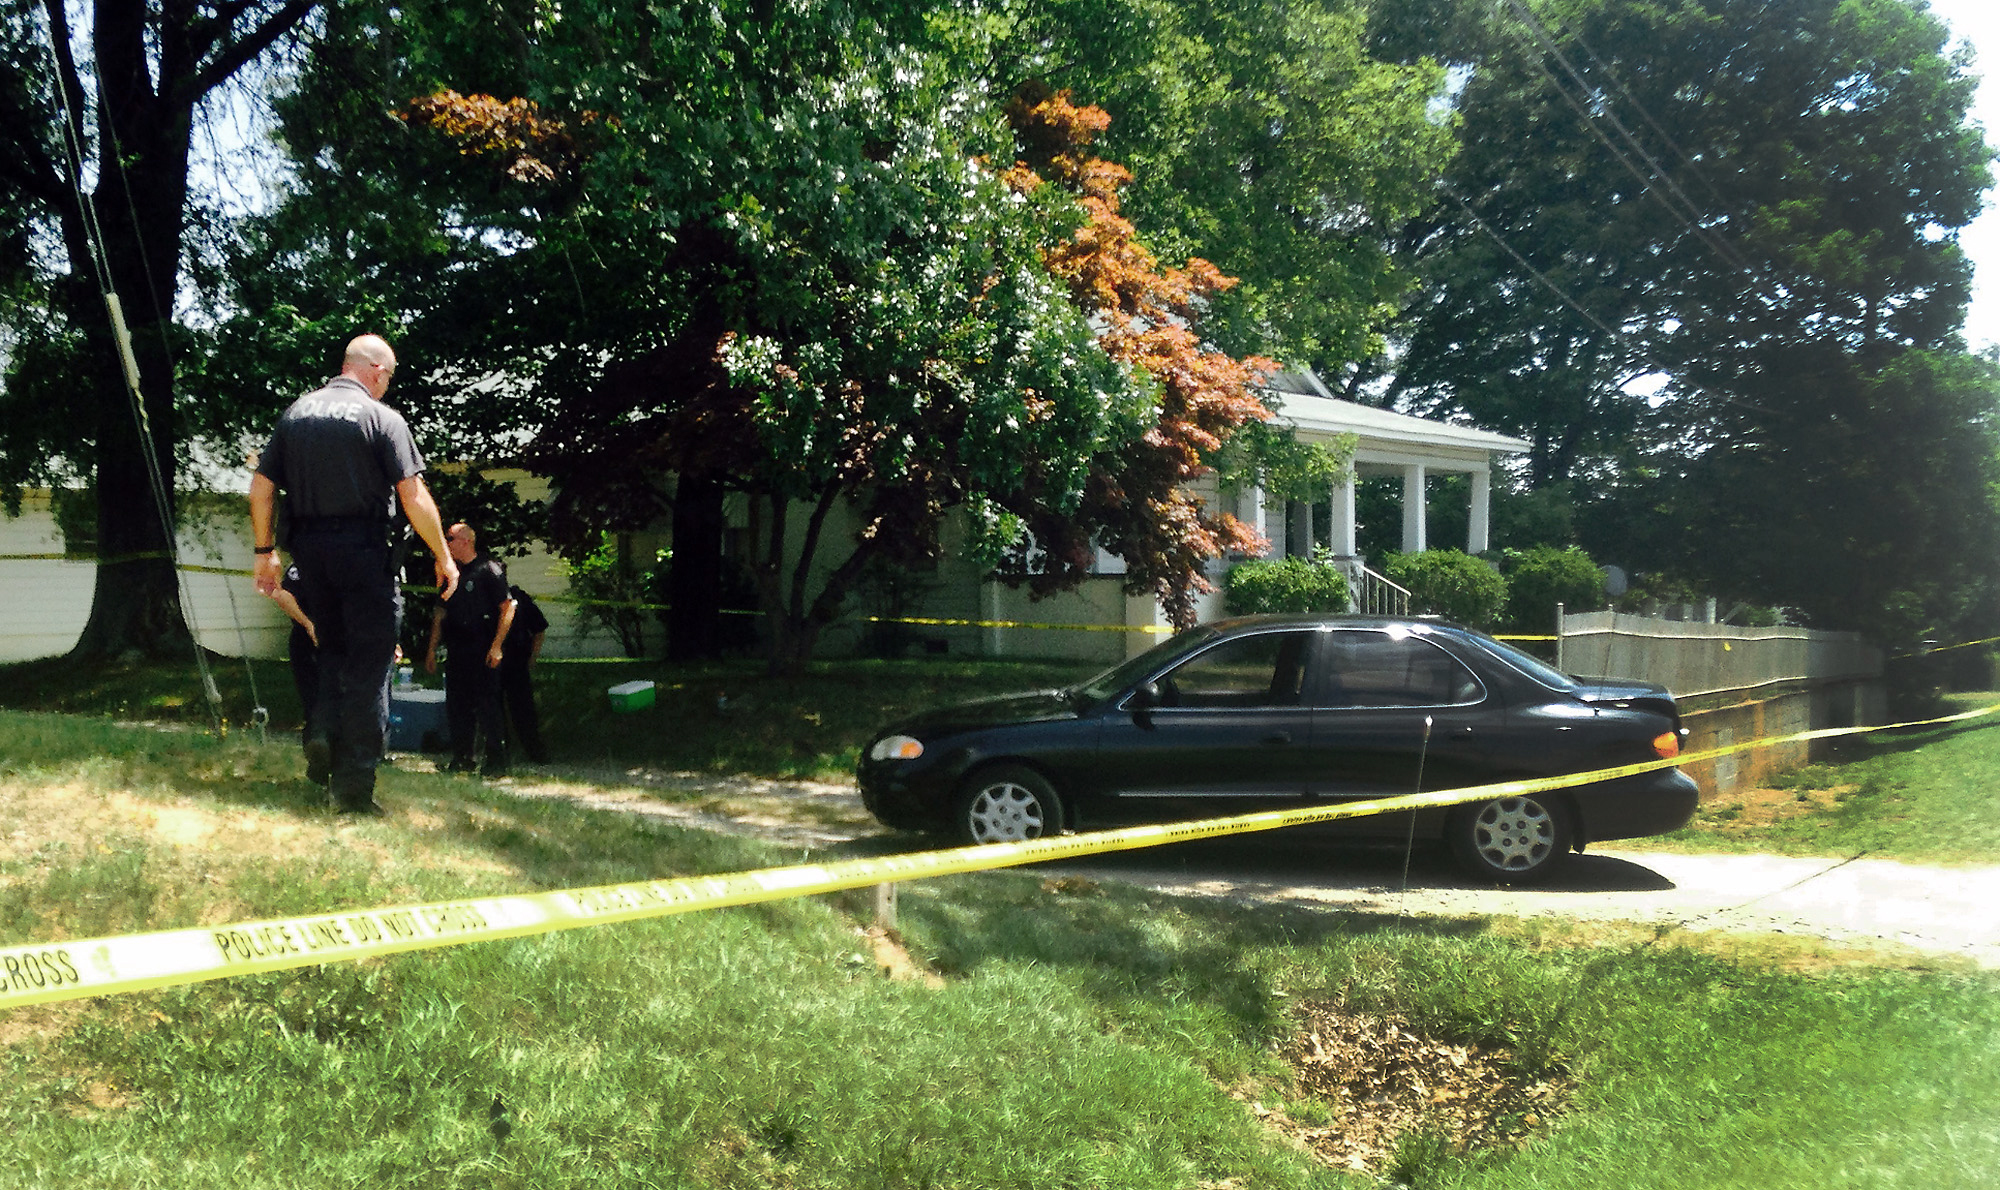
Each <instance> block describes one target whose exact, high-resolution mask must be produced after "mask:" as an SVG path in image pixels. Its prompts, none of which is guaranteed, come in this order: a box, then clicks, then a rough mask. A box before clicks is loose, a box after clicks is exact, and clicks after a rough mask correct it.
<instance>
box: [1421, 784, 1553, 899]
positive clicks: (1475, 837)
mask: <svg viewBox="0 0 2000 1190" xmlns="http://www.w3.org/2000/svg"><path fill="white" fill-rule="evenodd" d="M1448 830H1449V833H1450V839H1451V849H1452V854H1454V855H1455V856H1457V857H1458V861H1459V863H1460V864H1461V865H1463V866H1464V867H1465V869H1466V870H1467V871H1469V872H1471V873H1472V874H1473V875H1475V876H1478V877H1480V878H1481V879H1483V880H1492V881H1496V882H1499V883H1504V884H1539V883H1541V882H1542V881H1544V880H1547V879H1548V878H1549V877H1550V876H1552V875H1554V874H1555V872H1556V870H1557V869H1559V868H1560V867H1562V865H1563V864H1564V863H1565V862H1566V861H1567V860H1568V858H1569V853H1570V841H1571V839H1572V838H1573V837H1574V835H1573V833H1572V830H1571V827H1570V817H1569V809H1568V807H1566V806H1564V805H1563V804H1562V803H1561V802H1559V801H1557V800H1555V799H1554V798H1551V797H1549V796H1548V795H1547V794H1528V795H1526V796H1521V795H1516V796H1513V797H1496V798H1494V799H1493V800H1492V801H1487V802H1476V803H1474V804H1472V805H1469V806H1463V807H1461V808H1459V809H1458V810H1457V811H1456V812H1455V813H1454V814H1453V815H1452V817H1451V822H1450V826H1449V828H1448Z"/></svg>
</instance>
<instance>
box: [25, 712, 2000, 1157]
mask: <svg viewBox="0 0 2000 1190" xmlns="http://www.w3.org/2000/svg"><path fill="white" fill-rule="evenodd" d="M296 770H297V755H296V751H295V749H293V748H292V747H290V746H289V745H288V744H280V743H273V744H270V745H267V746H258V745H256V744H255V743H254V742H252V741H250V740H248V739H246V738H245V737H244V736H243V735H242V734H240V733H238V734H235V735H232V736H231V737H230V738H228V739H226V740H224V739H218V738H216V737H215V736H213V735H212V734H208V733H202V732H194V731H185V730H158V729H148V728H140V727H130V726H121V725H118V724H112V723H106V722H104V721H102V720H100V719H88V718H83V717H77V716H63V715H49V714H20V713H0V942H6V943H16V942H28V941H38V940H48V939H58V938H80V937H89V936H96V935H102V934H108V933H118V932H126V931H134V930H142V929H157V928H168V927H174V926H184V925H189V924H197V923H210V924H217V923H221V922H225V921H231V920H240V919H244V918H251V917H262V916H275V915H286V914H297V913H305V912H319V911H326V910H332V909H337V908H342V907H361V906H377V905H386V904H393V903H401V902H409V901H412V900H425V899H442V898H448V897H460V896H466V895H474V894H479V893H486V892H501V891H524V890H537V889H545V888H555V887H570V886H576V885H585V884H596V883H605V882H612V881H620V880H633V879H643V878H648V877H660V876H680V875H688V874H695V873H702V872H715V871H729V870H739V869H742V868H747V867H754V866H764V865H770V864H776V863H786V862H793V861H795V860H797V859H798V858H799V856H798V855H797V854H796V853H787V852H785V851H783V850H781V849H778V848H774V847H771V846H767V845H763V844H758V843H754V842H748V841H743V840H735V839H725V838H720V837H716V836H712V835H707V834H704V833H701V832H697V831H686V830H680V829H675V828H670V827H663V826H659V825H656V824H649V823H641V822H638V821H636V820H634V819H632V818H629V817H625V816H620V815H614V814H604V813H597V812H589V811H584V810H580V809H577V808H575V807H573V806H570V805H568V804H566V803H562V802H546V801H529V800H523V799H518V798H515V797H513V796H510V795H509V794H507V793H506V792H505V791H504V790H503V789H500V788H498V787H489V786H485V785H482V784H479V783H476V782H467V781H463V780H452V779H450V778H446V777H443V776H439V775H435V774H430V773H419V772H408V771H400V770H391V771H389V772H388V773H386V774H385V777H384V789H383V800H384V801H385V802H386V803H388V804H389V805H391V806H392V807H393V808H394V816H393V817H392V818H390V819H388V820H382V821H369V822H363V823H359V824H353V823H347V822H344V821H342V820H336V819H334V818H332V817H330V816H329V815H327V814H326V813H325V811H324V810H322V809H319V808H318V807H317V806H316V805H315V804H314V798H313V797H312V796H311V794H310V792H309V791H308V790H307V789H306V788H304V787H303V785H302V783H301V782H299V781H298V780H297V779H296V777H295V776H293V774H294V773H295V772H296ZM867 903H868V897H867V895H866V894H865V893H862V892H857V893H852V894H845V895H841V896H833V897H817V898H809V899H800V900H794V901H785V902H778V903H774V904H769V905H764V906H758V907H752V908H745V909H738V910H725V911H718V912H708V913H700V914H691V915H687V916H683V917H673V918H666V919H661V920H657V921H654V922H648V923H639V924H633V925H625V926H616V927H605V928H598V929H586V930H578V931H573V932H567V933H561V934H553V935H547V936H543V937H537V938H528V939H520V940H513V941H503V942H492V943H479V944H472V945H464V946H459V947H453V948H448V949H441V950H437V951H432V952H425V953H420V954H413V955H403V956H396V957H392V958H388V959H382V960H371V961H366V962H361V963H353V964H345V965H334V966H327V967H322V968H305V969H302V970H300V971H296V972H290V973H285V974H278V975H270V976H258V977H250V978H241V979H233V980H223V981H216V982H213V983H207V984H199V985H192V986H188V987H182V988H174V989H165V990H161V991H156V992H147V993H137V994H130V995H123V996H115V997H103V998H99V999H96V1000H90V1001H83V1002H76V1003H69V1004H59V1005H45V1006H36V1007H32V1008H23V1009H12V1010H8V1011H6V1012H5V1013H0V1029H4V1030H5V1031H6V1036H7V1040H8V1045H7V1049H6V1051H5V1054H4V1057H0V1062H4V1064H5V1071H6V1077H5V1078H4V1079H0V1134H4V1135H5V1136H6V1138H7V1139H6V1140H5V1141H4V1142H0V1153H4V1154H5V1162H4V1168H5V1169H6V1171H7V1173H6V1184H7V1185H9V1186H21V1187H44V1186H47V1187H57V1186H60V1187H65V1188H75V1187H118V1188H120V1190H123V1188H125V1187H135V1186H143V1187H197V1186H199V1187H204V1188H205V1187H207V1186H210V1185H214V1184H217V1183H225V1182H226V1183H227V1184H229V1185H232V1186H237V1187H265V1186H268V1187H285V1188H292V1187H302V1186H332V1185H357V1186H364V1185H365V1186H371V1187H374V1186H412V1187H461V1186H463V1187H475V1186H477V1187H496V1186H497V1187H536V1188H542V1187H558V1188H560V1187H572V1186H574V1187H585V1186H620V1187H624V1186H659V1187H687V1188H690V1190H694V1188H700V1190H706V1188H710V1187H715V1188H723V1187H767V1186H781V1187H795V1188H802V1190H803V1188H818V1187H826V1188H828V1190H832V1188H840V1190H848V1188H851V1187H912V1188H914V1187H979V1188H982V1190H985V1188H993V1190H998V1188H1008V1187H1022V1188H1024V1190H1025V1188H1029V1187H1033V1188H1035V1190H1042V1188H1045V1187H1052V1186H1074V1187H1107V1188H1122V1187H1131V1188H1134V1190H1140V1188H1143V1190H1157V1188H1162V1187H1188V1188H1190V1190H1194V1188H1197V1187H1203V1188H1217V1187H1278V1188H1283V1187H1335V1186H1367V1185H1378V1184H1380V1183H1379V1182H1377V1181H1375V1180H1374V1176H1373V1175H1372V1174H1366V1175H1364V1174H1361V1173H1356V1172H1352V1171H1343V1170H1341V1169H1337V1168H1333V1167H1330V1166H1328V1165H1326V1164H1323V1163H1321V1162H1319V1161H1316V1160H1314V1159H1313V1158H1312V1157H1310V1156H1308V1155H1307V1154H1306V1153H1304V1152H1302V1151H1301V1150H1300V1149H1298V1148H1296V1147H1294V1146H1293V1145H1292V1144H1291V1143H1289V1142H1288V1141H1286V1140H1285V1139H1284V1138H1283V1137H1281V1136H1280V1134H1279V1133H1278V1132H1277V1131H1275V1130H1274V1128H1273V1126H1272V1125H1273V1122H1274V1121H1275V1120H1277V1119H1279V1118H1281V1117H1282V1118H1289V1119H1291V1120H1294V1121H1303V1122H1305V1123H1306V1124H1309V1125H1313V1126H1320V1127H1325V1126H1332V1125H1336V1124H1338V1123H1339V1122H1340V1121H1342V1120H1343V1119H1347V1118H1350V1117H1349V1115H1348V1113H1350V1112H1351V1113H1354V1114H1356V1115H1358V1116H1360V1117H1366V1116H1369V1115H1371V1114H1374V1113H1378V1112H1381V1111H1386V1110H1387V1108H1386V1107H1382V1106H1380V1105H1378V1104H1377V1103H1376V1102H1375V1100H1374V1099H1372V1098H1370V1097H1368V1096H1367V1095H1365V1094H1364V1095H1359V1096H1350V1097H1348V1098H1347V1099H1345V1100H1342V1099H1340V1098H1339V1097H1338V1096H1337V1095H1336V1096H1334V1097H1332V1098H1329V1097H1328V1096H1326V1095H1320V1094H1316V1093H1314V1092H1313V1091H1312V1089H1311V1088H1310V1087H1308V1086H1306V1085H1305V1084H1304V1083H1303V1082H1302V1081H1301V1080H1300V1079H1298V1078H1297V1077H1295V1075H1294V1073H1293V1068H1292V1067H1291V1066H1290V1065H1288V1064H1287V1062H1286V1061H1285V1060H1283V1059H1282V1058H1281V1056H1280V1055H1281V1053H1285V1052H1290V1051H1291V1050H1292V1049H1293V1048H1295V1046H1296V1044H1297V1043H1298V1042H1299V1040H1300V1039H1299V1037H1298V1033H1299V1029H1300V1021H1301V1020H1303V1019H1306V1018H1305V1016H1304V1015H1303V1010H1304V1006H1306V1005H1309V1004H1311V1005H1321V1006H1326V1005H1332V1006H1335V1007H1337V1008H1338V1009H1339V1010H1340V1011H1343V1012H1347V1013H1352V1014H1357V1015H1359V1016H1363V1017H1376V1018H1380V1017H1381V1016H1383V1014H1394V1016H1395V1018H1396V1019H1397V1020H1399V1021H1401V1022H1403V1026H1402V1027H1403V1028H1404V1029H1405V1030H1408V1031H1410V1032H1412V1033H1420V1034H1422V1035H1423V1036H1424V1037H1426V1038H1429V1039H1432V1040H1433V1041H1434V1042H1435V1043H1436V1044H1439V1045H1446V1044H1449V1045H1451V1046H1456V1047H1460V1048H1461V1049H1463V1048H1464V1047H1473V1048H1475V1049H1476V1050H1477V1051H1478V1052H1480V1053H1482V1054H1488V1055H1493V1056H1495V1057H1496V1060H1498V1061H1499V1062H1500V1063H1501V1065H1502V1067H1503V1068H1504V1069H1505V1071H1506V1072H1507V1073H1508V1074H1509V1075H1510V1076H1511V1077H1513V1078H1514V1079H1515V1080H1517V1081H1519V1082H1521V1083H1524V1084H1533V1085H1537V1086H1560V1087H1561V1088H1563V1091H1562V1095H1561V1097H1560V1099H1559V1101H1551V1102H1550V1103H1549V1104H1548V1105H1547V1106H1544V1107H1542V1108H1539V1109H1538V1110H1537V1111H1535V1112H1532V1113H1526V1114H1521V1115H1520V1118H1518V1119H1516V1120H1514V1121H1513V1122H1512V1124H1511V1125H1510V1127H1511V1128H1512V1132H1511V1135H1512V1136H1513V1137H1514V1140H1512V1141H1510V1142H1509V1143H1506V1144H1502V1145H1498V1146H1494V1147H1488V1148H1481V1149H1476V1150H1472V1151H1468V1152H1458V1151H1455V1150H1454V1148H1453V1146H1452V1144H1451V1143H1450V1142H1449V1141H1448V1140H1447V1139H1445V1137H1446V1133H1445V1132H1444V1131H1443V1130H1442V1125H1441V1124H1439V1125H1438V1126H1437V1127H1432V1126H1431V1125H1430V1124H1428V1123H1426V1120H1427V1119H1430V1118H1431V1117H1426V1116H1424V1115H1422V1114H1421V1113H1420V1114H1419V1116H1418V1118H1417V1123H1416V1126H1415V1127H1413V1128H1412V1129H1411V1130H1410V1131H1409V1132H1407V1133H1406V1134H1405V1136H1404V1138H1403V1140H1402V1141H1401V1142H1400V1143H1399V1144H1397V1145H1396V1146H1395V1150H1394V1152H1393V1153H1392V1154H1391V1155H1390V1157H1389V1158H1387V1159H1386V1160H1385V1161H1383V1162H1380V1163H1378V1164H1377V1165H1376V1167H1375V1168H1376V1169H1377V1170H1381V1171H1394V1172H1398V1173H1400V1175H1401V1176H1402V1177H1403V1178H1404V1180H1405V1181H1407V1182H1409V1183H1410V1184H1414V1185H1418V1186H1425V1187H1432V1186H1437V1187H1446V1186H1451V1187H1456V1186H1479V1187H1482V1188H1487V1190H1508V1188H1512V1187H1523V1188H1526V1187H1578V1188H1583V1187H1589V1188H1591V1190H1598V1188H1601V1187H1606V1186H1615V1187H1621V1188H1628V1187H1630V1188H1648V1187H1661V1188H1663V1190H1664V1188H1666V1187H1672V1188H1674V1190H1701V1188H1706V1187H1757V1188H1760V1190H1761V1188H1763V1187H1770V1186H1816V1187H1817V1186H1842V1187H1901V1186H1923V1187H1945V1188H1951V1187H1968V1188H1970V1187H1980V1186H1987V1185H1990V1184H1991V1171H1992V1170H1993V1169H1995V1168H2000V1132H1996V1130H1995V1129H1994V1127H1993V1122H1992V1121H1993V1113H1992V1110H1991V1107H1990V1104H1989V1103H1988V1102H1987V1092H1989V1091H1990V1088H1991V1087H1993V1086H1995V1085H2000V995H1996V992H2000V977H1996V976H1995V975H1994V974H1992V973H1969V972H1964V971H1954V970H1946V969H1939V970H1928V971H1919V970H1878V969H1872V968H1868V967H1863V966H1857V965H1854V964H1853V963H1852V962H1850V961H1848V960H1847V959H1846V958H1845V957H1844V956H1840V955H1837V954H1831V953H1827V952H1822V951H1820V950H1818V949H1816V948H1815V947H1813V946H1812V945H1810V944H1806V943H1801V944H1799V946H1798V948H1797V949H1796V950H1795V951H1791V952H1788V953H1787V954H1786V955H1785V956H1784V961H1783V962H1782V963H1781V962H1777V961H1774V960H1773V959H1772V958H1771V954H1772V952H1771V951H1770V950H1769V944H1768V942H1759V943H1758V950H1757V952H1756V955H1757V957H1756V958H1754V959H1753V958H1750V957H1747V956H1739V955H1733V954H1732V953H1731V951H1730V949H1729V944H1728V942H1727V941H1726V940H1718V939H1706V940H1703V941H1702V944H1701V945H1700V946H1696V945H1692V944H1689V945H1683V944H1682V942H1683V941H1684V940H1683V939H1682V938H1681V936H1678V935H1676V936H1671V937H1667V938H1663V939H1662V938H1655V937H1653V936H1652V935H1650V934H1646V935H1641V934H1636V933H1634V932H1631V931H1628V930H1625V929H1622V928H1617V927H1602V928H1595V927H1594V928H1592V930H1591V932H1588V933H1585V932H1581V931H1578V930H1576V929H1572V928H1564V927H1555V926H1549V925H1546V924H1543V925H1526V924H1519V923H1507V922H1491V921H1484V920H1419V919H1408V918H1401V917H1397V916H1393V915H1372V914H1355V913H1332V912H1324V911H1310V910H1303V909H1277V908H1270V907H1257V908H1247V907H1241V906H1235V905H1231V904H1227V903H1217V902H1209V901H1194V900H1181V899H1176V898H1172V897H1166V896H1161V895H1158V894H1152V893H1146V892H1141V891H1135V890H1127V889H1121V888H1117V887H1112V886H1104V887H1097V886H1092V885H1087V884H1079V883H1077V882H1073V881H1072V882H1065V881H1048V882H1044V880H1043V879H1042V878H1041V877H1039V876H1037V875H1036V874H1034V873H992V874H984V875H976V876H966V877H955V878H950V879H945V880H938V881H931V882H926V883H922V884H917V885H910V886H906V887H905V888H904V890H903V897H902V911H901V925H902V935H903V939H904V941H905V943H906V945H907V947H908V951H909V954H910V956H911V958H912V960H913V961H914V963H915V965H916V966H917V968H918V969H919V970H920V971H922V972H925V973H928V974H930V975H931V976H932V977H933V978H932V979H931V980H929V981H925V980H892V979H888V978H885V977H884V975H883V974H882V972H881V968H880V966H879V964H878V962H877V960H876V958H875V957H873V956H872V954H871V952H870V950H869V943H868V941H867V940H866V939H864V938H863V937H862V936H861V935H860V930H861V928H862V927H864V926H865V925H867V914H868V910H867ZM1427 1077H1428V1076H1427ZM1442 1090H1443V1088H1437V1089H1436V1091H1433V1090H1429V1089H1427V1090H1426V1091H1425V1092H1424V1097H1423V1098H1422V1099H1421V1100H1420V1101H1421V1102H1424V1103H1429V1104H1431V1105H1432V1107H1431V1108H1429V1109H1426V1110H1435V1112H1436V1116H1435V1119H1436V1120H1438V1121H1442V1120H1443V1119H1444V1117H1445V1114H1446V1112H1447V1109H1449V1108H1451V1107H1453V1103H1452V1102H1451V1101H1449V1100H1447V1099H1434V1098H1431V1096H1432V1095H1434V1094H1435V1093H1436V1092H1437V1091H1442ZM1385 1102H1386V1100H1385Z"/></svg>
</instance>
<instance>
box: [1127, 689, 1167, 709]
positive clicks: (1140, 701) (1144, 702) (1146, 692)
mask: <svg viewBox="0 0 2000 1190" xmlns="http://www.w3.org/2000/svg"><path fill="white" fill-rule="evenodd" d="M1159 705H1160V684H1159V683H1158V682H1143V683H1141V684H1140V685H1139V686H1137V687H1136V688H1134V689H1133V691H1132V709H1133V710H1135V711H1144V710H1148V709H1150V708H1152V707H1156V706H1159Z"/></svg>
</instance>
